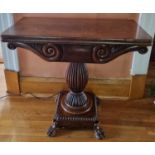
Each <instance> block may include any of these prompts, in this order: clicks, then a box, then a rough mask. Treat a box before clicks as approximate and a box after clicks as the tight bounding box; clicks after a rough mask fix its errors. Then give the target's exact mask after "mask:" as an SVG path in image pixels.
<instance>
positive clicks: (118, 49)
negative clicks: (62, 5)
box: [2, 18, 151, 139]
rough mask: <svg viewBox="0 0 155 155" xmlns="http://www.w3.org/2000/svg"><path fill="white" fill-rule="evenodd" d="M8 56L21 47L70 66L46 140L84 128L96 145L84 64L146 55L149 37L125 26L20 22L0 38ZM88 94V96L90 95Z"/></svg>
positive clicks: (93, 111) (118, 22)
mask: <svg viewBox="0 0 155 155" xmlns="http://www.w3.org/2000/svg"><path fill="white" fill-rule="evenodd" d="M2 41H3V42H8V48H9V49H11V50H14V49H16V48H17V47H22V48H26V49H29V50H31V51H32V52H34V53H35V54H37V55H38V56H40V57H41V58H42V59H44V60H46V61H50V62H56V61H58V62H71V64H70V66H69V68H68V72H67V74H66V80H67V84H68V87H69V89H70V91H69V92H66V93H63V92H60V94H59V95H58V98H57V100H56V102H57V110H56V113H55V116H54V119H53V125H51V126H50V128H49V130H48V132H47V133H48V135H49V136H51V137H53V136H55V133H56V130H58V128H59V127H67V128H70V127H71V125H72V126H75V127H77V126H79V123H80V122H81V127H82V126H83V125H84V124H86V123H88V124H90V127H91V129H94V132H95V136H96V138H97V139H102V138H103V137H104V132H103V130H102V129H101V128H100V127H99V124H100V123H99V119H98V116H97V105H98V104H99V100H98V99H97V97H96V96H95V95H94V94H93V93H87V95H85V93H84V88H85V86H86V84H87V82H88V72H87V68H86V67H85V65H84V63H108V62H110V61H111V60H113V59H115V58H117V57H119V56H120V55H122V54H125V53H128V52H134V51H138V52H139V53H140V54H145V53H147V51H148V49H147V46H150V45H151V37H150V36H149V35H148V34H147V33H146V32H145V31H143V30H142V29H141V28H140V27H139V26H138V25H137V24H136V23H135V22H133V21H129V20H110V19H109V20H103V21H101V20H86V19H85V20H78V19H67V20H62V19H53V20H52V19H47V18H24V19H22V20H20V21H19V22H18V23H17V24H15V25H14V26H12V27H11V28H9V29H8V30H6V31H5V32H4V33H3V34H2ZM88 94H89V95H88Z"/></svg>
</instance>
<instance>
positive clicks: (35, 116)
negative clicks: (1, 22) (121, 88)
mask: <svg viewBox="0 0 155 155" xmlns="http://www.w3.org/2000/svg"><path fill="white" fill-rule="evenodd" d="M153 71H154V72H155V70H152V72H153ZM152 72H151V75H152V74H153V73H152ZM0 75H1V76H0V81H1V87H0V96H2V95H5V94H6V86H5V83H4V82H5V79H4V73H3V66H2V65H0ZM154 75H155V73H154ZM36 95H37V94H36ZM153 100H154V98H145V99H142V100H135V101H114V100H105V99H104V101H101V106H100V108H99V112H100V119H101V126H102V127H104V130H105V133H106V135H107V136H106V138H105V139H103V140H102V141H103V142H104V141H112V142H113V141H153V142H154V141H155V129H154V128H155V113H154V110H155V106H154V104H153ZM55 106H56V105H55V103H54V98H53V99H48V100H38V99H35V98H33V97H31V96H30V95H25V96H23V97H21V96H12V97H11V96H10V97H7V98H3V99H1V100H0V141H5V142H6V141H8V142H10V141H28V142H29V141H33V142H34V141H36V142H38V141H39V142H48V141H49V142H50V141H54V142H57V141H64V142H66V141H73V142H76V141H87V142H90V141H98V140H96V139H95V138H94V133H93V132H92V131H89V130H88V131H83V130H72V131H70V130H63V131H62V130H60V131H59V133H60V134H59V136H58V137H54V138H49V137H47V135H46V131H47V128H48V127H49V123H50V119H51V114H52V115H54V108H55Z"/></svg>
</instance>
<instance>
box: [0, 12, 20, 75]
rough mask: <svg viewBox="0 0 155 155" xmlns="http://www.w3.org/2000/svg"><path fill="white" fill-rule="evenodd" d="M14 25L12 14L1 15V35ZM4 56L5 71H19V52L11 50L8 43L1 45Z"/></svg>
mask: <svg viewBox="0 0 155 155" xmlns="http://www.w3.org/2000/svg"><path fill="white" fill-rule="evenodd" d="M13 24H14V20H13V16H12V14H10V13H1V14H0V33H1V32H2V31H4V30H6V29H7V28H8V27H10V26H11V25H13ZM1 48H2V55H3V60H4V66H5V69H8V70H12V71H17V72H18V71H19V63H18V55H17V51H16V50H14V51H12V50H9V49H8V48H7V44H6V43H1Z"/></svg>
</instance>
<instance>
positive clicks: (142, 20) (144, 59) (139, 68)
mask: <svg viewBox="0 0 155 155" xmlns="http://www.w3.org/2000/svg"><path fill="white" fill-rule="evenodd" d="M138 24H139V25H140V26H141V27H142V28H143V29H144V30H145V31H146V32H147V33H148V34H149V35H151V36H152V38H153V37H154V33H155V13H142V14H140V17H139V22H138ZM151 49H152V47H149V48H148V52H147V53H146V54H144V55H141V54H139V53H138V52H134V54H133V59H132V66H131V75H145V74H147V72H148V66H149V61H150V55H151Z"/></svg>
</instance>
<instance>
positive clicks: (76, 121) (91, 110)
mask: <svg viewBox="0 0 155 155" xmlns="http://www.w3.org/2000/svg"><path fill="white" fill-rule="evenodd" d="M67 93H68V92H67V91H62V92H60V94H59V95H58V97H57V99H56V103H57V108H56V114H55V116H54V119H53V124H52V125H51V126H50V128H49V130H48V132H47V134H48V136H50V137H53V136H55V135H56V130H57V129H58V128H66V129H92V130H94V132H95V137H96V138H97V139H102V138H104V132H103V130H102V129H101V128H100V127H99V121H98V117H97V106H98V104H99V100H98V99H97V97H96V96H95V95H94V94H93V93H89V92H86V93H85V94H86V96H87V99H88V106H89V107H88V108H87V109H86V110H85V111H83V112H82V111H81V112H80V110H79V109H78V111H79V113H76V110H75V111H74V109H73V110H72V111H69V110H68V109H67V108H66V107H65V104H64V103H65V98H66V95H67Z"/></svg>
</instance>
